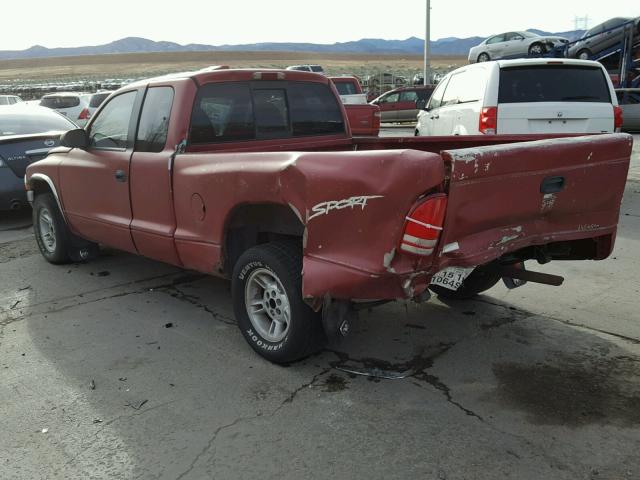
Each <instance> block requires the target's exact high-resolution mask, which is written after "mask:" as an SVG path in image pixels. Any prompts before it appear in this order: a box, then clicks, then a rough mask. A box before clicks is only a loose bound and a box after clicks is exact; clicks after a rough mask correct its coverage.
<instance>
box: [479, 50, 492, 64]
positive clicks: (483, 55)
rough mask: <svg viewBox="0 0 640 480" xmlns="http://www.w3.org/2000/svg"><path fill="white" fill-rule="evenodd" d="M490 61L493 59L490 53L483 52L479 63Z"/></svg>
mask: <svg viewBox="0 0 640 480" xmlns="http://www.w3.org/2000/svg"><path fill="white" fill-rule="evenodd" d="M489 60H491V57H490V56H489V54H488V53H484V52H483V53H481V54H480V55H478V63H482V62H488V61H489Z"/></svg>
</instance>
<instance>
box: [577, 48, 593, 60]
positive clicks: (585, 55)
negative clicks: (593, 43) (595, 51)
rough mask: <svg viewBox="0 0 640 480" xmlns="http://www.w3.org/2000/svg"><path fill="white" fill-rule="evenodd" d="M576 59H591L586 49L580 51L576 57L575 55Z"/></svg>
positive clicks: (589, 52)
mask: <svg viewBox="0 0 640 480" xmlns="http://www.w3.org/2000/svg"><path fill="white" fill-rule="evenodd" d="M576 58H578V59H580V60H589V59H590V58H591V51H590V50H589V49H587V48H585V49H583V50H580V51H579V52H578V55H576Z"/></svg>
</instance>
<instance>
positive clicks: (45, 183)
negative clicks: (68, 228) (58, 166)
mask: <svg viewBox="0 0 640 480" xmlns="http://www.w3.org/2000/svg"><path fill="white" fill-rule="evenodd" d="M25 178H26V177H25ZM25 183H26V182H25ZM26 185H27V186H28V188H29V190H28V191H30V192H33V194H32V195H33V197H34V198H35V196H36V195H40V194H43V193H52V194H53V197H54V198H55V199H56V203H57V204H58V208H59V209H60V214H61V215H62V219H63V220H64V221H65V223H66V222H67V217H66V215H65V213H64V209H63V208H62V201H61V200H60V195H58V190H57V189H56V185H55V183H53V180H51V177H49V176H48V175H45V174H44V173H34V174H33V175H31V177H30V178H29V180H28V183H26ZM29 198H30V200H31V195H30V196H29Z"/></svg>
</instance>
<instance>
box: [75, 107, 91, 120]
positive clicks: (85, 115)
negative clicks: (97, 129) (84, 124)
mask: <svg viewBox="0 0 640 480" xmlns="http://www.w3.org/2000/svg"><path fill="white" fill-rule="evenodd" d="M90 118H91V113H89V109H88V108H83V109H82V111H81V112H80V115H78V120H89V119H90Z"/></svg>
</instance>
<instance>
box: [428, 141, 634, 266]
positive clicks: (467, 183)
mask: <svg viewBox="0 0 640 480" xmlns="http://www.w3.org/2000/svg"><path fill="white" fill-rule="evenodd" d="M632 142H633V140H632V137H631V136H630V135H625V134H609V135H598V136H589V137H574V138H563V139H551V140H541V141H534V142H525V143H518V144H510V145H497V146H487V147H479V148H466V149H459V150H448V151H444V152H442V157H443V159H444V160H445V163H446V164H447V165H448V167H449V172H450V174H449V175H450V176H449V205H448V208H447V217H446V219H445V225H444V231H443V237H442V239H441V242H440V246H439V249H440V258H439V260H438V267H439V268H444V267H446V266H448V265H458V266H475V265H480V264H484V263H487V262H489V261H491V260H494V259H496V258H498V257H500V256H502V255H504V254H505V253H508V252H512V251H515V250H518V249H521V248H524V247H528V246H531V245H544V244H549V243H553V242H560V241H570V240H578V239H583V238H594V237H605V236H609V237H610V240H611V242H610V244H609V245H610V246H609V248H608V249H607V251H606V252H605V253H604V254H603V255H602V257H606V256H607V255H608V254H609V253H610V250H611V248H612V247H613V240H614V238H615V232H616V228H617V223H618V216H619V212H620V203H621V200H622V195H623V192H624V187H625V182H626V178H627V171H628V168H629V159H630V156H631V149H632Z"/></svg>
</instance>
